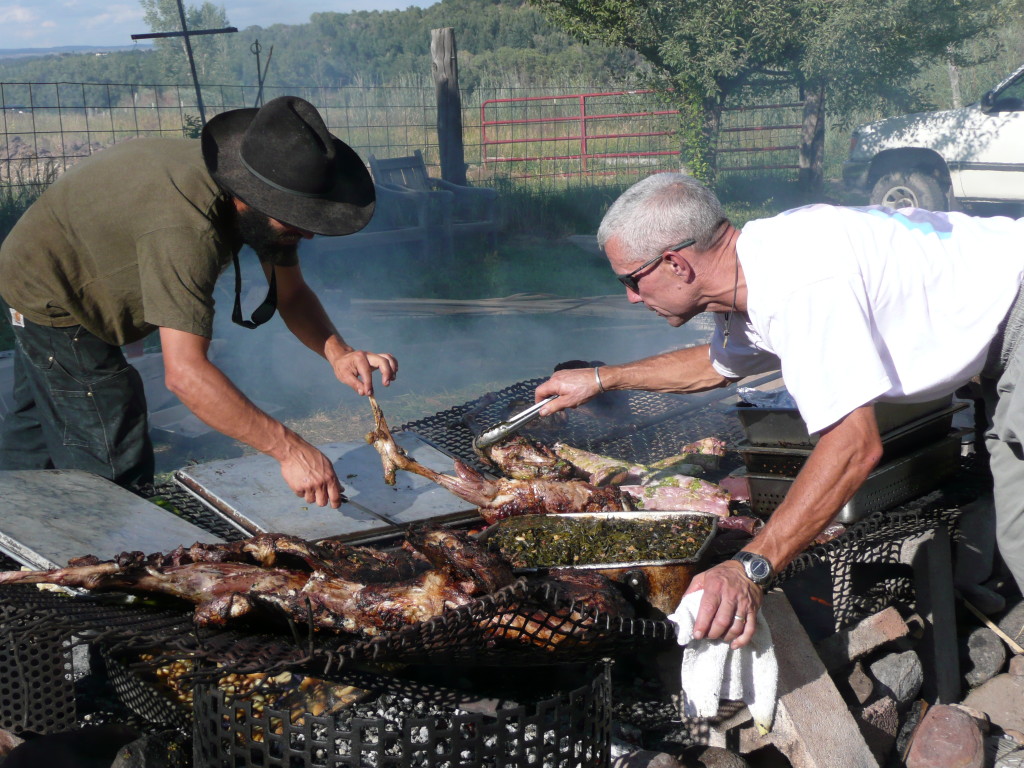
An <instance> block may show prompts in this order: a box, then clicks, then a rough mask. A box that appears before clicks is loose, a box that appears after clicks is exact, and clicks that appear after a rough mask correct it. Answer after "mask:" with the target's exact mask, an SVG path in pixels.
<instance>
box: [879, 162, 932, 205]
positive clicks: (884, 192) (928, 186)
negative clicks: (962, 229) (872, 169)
mask: <svg viewBox="0 0 1024 768" xmlns="http://www.w3.org/2000/svg"><path fill="white" fill-rule="evenodd" d="M871 204H872V205H884V206H886V207H888V208H924V209H926V210H929V211H948V210H949V200H948V199H947V198H946V193H945V192H944V191H943V190H942V187H941V186H940V185H939V182H938V180H937V179H936V178H935V177H934V176H932V175H931V174H930V173H927V172H925V171H919V170H911V171H893V172H892V173H887V174H885V175H884V176H882V178H880V179H879V180H878V181H877V182H876V183H875V186H874V187H873V188H872V189H871Z"/></svg>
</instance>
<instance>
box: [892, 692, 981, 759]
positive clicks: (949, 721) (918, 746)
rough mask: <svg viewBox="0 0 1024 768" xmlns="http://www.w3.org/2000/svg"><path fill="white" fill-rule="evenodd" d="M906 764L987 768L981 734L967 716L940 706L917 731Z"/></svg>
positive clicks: (935, 707)
mask: <svg viewBox="0 0 1024 768" xmlns="http://www.w3.org/2000/svg"><path fill="white" fill-rule="evenodd" d="M905 764H906V768H937V766H942V768H984V766H985V742H984V739H983V738H982V735H981V730H980V729H979V728H978V724H977V723H975V722H974V718H972V717H971V716H970V715H968V714H967V713H966V712H962V711H960V710H958V709H956V708H954V707H950V706H946V705H944V704H936V705H935V706H934V707H932V708H931V709H929V710H928V711H927V712H926V713H925V715H924V717H923V718H922V719H921V723H920V724H919V725H918V726H917V729H916V730H915V731H914V736H913V740H912V741H911V742H910V750H909V751H908V753H907V759H906V763H905Z"/></svg>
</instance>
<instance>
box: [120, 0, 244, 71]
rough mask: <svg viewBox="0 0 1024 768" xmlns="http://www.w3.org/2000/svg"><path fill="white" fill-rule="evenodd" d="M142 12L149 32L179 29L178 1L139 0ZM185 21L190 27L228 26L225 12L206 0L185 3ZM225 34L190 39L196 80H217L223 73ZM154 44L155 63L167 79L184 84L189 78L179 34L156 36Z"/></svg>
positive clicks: (183, 41) (226, 47)
mask: <svg viewBox="0 0 1024 768" xmlns="http://www.w3.org/2000/svg"><path fill="white" fill-rule="evenodd" d="M139 2H140V4H141V5H142V9H143V10H144V11H145V15H144V16H143V19H144V20H145V22H146V24H147V25H149V29H150V31H151V32H180V31H181V14H180V13H179V10H178V0H139ZM184 8H185V22H186V24H188V28H189V29H190V30H199V29H221V28H223V27H227V26H230V22H229V21H228V16H227V12H226V11H225V10H224V8H223V7H218V6H216V5H214V4H213V3H210V2H204V3H203V4H202V5H201V6H198V7H196V6H190V5H185V6H184ZM228 36H229V35H227V34H224V35H200V36H196V37H192V38H191V45H192V55H193V59H194V60H195V65H196V75H197V76H198V77H199V80H200V82H206V83H211V82H219V81H220V79H221V78H222V77H223V76H224V75H225V74H226V70H227V66H226V60H227V58H228V46H229V43H228V41H227V40H226V39H225V38H226V37H228ZM154 47H155V48H156V53H157V57H158V61H159V65H160V67H161V68H162V70H163V71H164V72H165V73H166V74H167V76H168V77H170V78H172V80H171V81H170V82H176V83H185V82H188V81H189V80H191V79H192V74H191V72H190V71H189V64H188V56H187V54H186V50H185V39H184V38H183V37H168V38H157V39H156V40H155V41H154Z"/></svg>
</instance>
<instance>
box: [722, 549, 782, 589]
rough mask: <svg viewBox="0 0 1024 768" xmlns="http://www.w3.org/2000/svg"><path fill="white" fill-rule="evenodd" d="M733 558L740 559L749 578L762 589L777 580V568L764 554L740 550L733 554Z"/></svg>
mask: <svg viewBox="0 0 1024 768" xmlns="http://www.w3.org/2000/svg"><path fill="white" fill-rule="evenodd" d="M732 559H733V560H737V561H739V563H740V565H742V566H743V572H744V573H746V574H747V578H748V579H750V580H751V581H752V582H754V583H755V584H757V586H759V587H761V588H762V589H767V588H768V586H769V585H770V584H771V583H772V581H774V580H775V569H774V568H772V564H771V563H770V562H768V558H766V557H764V555H758V554H755V553H753V552H745V551H743V550H740V551H739V552H737V553H736V554H735V555H733V556H732Z"/></svg>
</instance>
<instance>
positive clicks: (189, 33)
mask: <svg viewBox="0 0 1024 768" xmlns="http://www.w3.org/2000/svg"><path fill="white" fill-rule="evenodd" d="M178 17H179V18H180V19H181V31H180V32H150V33H147V34H144V35H132V40H152V39H153V38H157V37H183V38H185V53H186V54H188V66H189V69H190V70H192V84H193V85H194V86H195V89H196V105H197V106H198V107H199V119H200V121H202V124H203V125H206V109H205V108H204V107H203V94H202V92H201V91H200V89H199V76H198V75H197V74H196V60H195V58H194V57H193V56H192V37H193V36H194V35H220V34H223V33H226V32H237V31H238V30H237V29H236V28H235V27H223V28H221V29H194V30H190V29H189V28H188V23H187V22H186V21H185V6H184V5H182V0H178Z"/></svg>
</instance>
